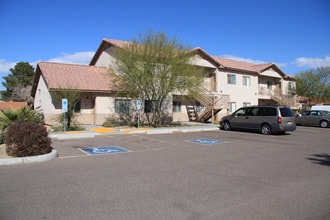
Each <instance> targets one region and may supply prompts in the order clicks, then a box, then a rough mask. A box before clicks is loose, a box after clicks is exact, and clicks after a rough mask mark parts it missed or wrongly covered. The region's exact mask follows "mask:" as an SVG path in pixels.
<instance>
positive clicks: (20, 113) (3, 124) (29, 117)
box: [0, 106, 44, 144]
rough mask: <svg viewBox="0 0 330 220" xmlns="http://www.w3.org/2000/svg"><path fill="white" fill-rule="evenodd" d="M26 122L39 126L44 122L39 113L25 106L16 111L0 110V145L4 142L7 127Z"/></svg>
mask: <svg viewBox="0 0 330 220" xmlns="http://www.w3.org/2000/svg"><path fill="white" fill-rule="evenodd" d="M26 121H34V122H38V123H40V124H41V123H43V122H44V116H43V114H42V113H41V112H39V111H37V110H33V109H30V108H29V107H27V106H24V107H22V108H20V109H17V110H13V109H6V110H0V133H1V138H0V143H1V144H2V143H3V141H4V138H5V133H6V129H7V127H8V126H10V125H11V124H14V123H19V122H26Z"/></svg>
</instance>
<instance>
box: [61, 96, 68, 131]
mask: <svg viewBox="0 0 330 220" xmlns="http://www.w3.org/2000/svg"><path fill="white" fill-rule="evenodd" d="M62 112H63V130H64V131H65V130H66V124H65V113H66V112H68V99H62Z"/></svg>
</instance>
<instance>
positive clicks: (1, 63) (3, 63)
mask: <svg viewBox="0 0 330 220" xmlns="http://www.w3.org/2000/svg"><path fill="white" fill-rule="evenodd" d="M15 65H16V62H9V61H7V60H5V59H0V74H2V73H9V69H10V68H14V66H15Z"/></svg>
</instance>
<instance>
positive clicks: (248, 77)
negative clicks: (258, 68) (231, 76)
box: [243, 76, 251, 86]
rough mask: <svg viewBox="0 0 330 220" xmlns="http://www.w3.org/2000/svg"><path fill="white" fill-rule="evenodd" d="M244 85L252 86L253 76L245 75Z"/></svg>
mask: <svg viewBox="0 0 330 220" xmlns="http://www.w3.org/2000/svg"><path fill="white" fill-rule="evenodd" d="M243 86H251V77H250V76H243Z"/></svg>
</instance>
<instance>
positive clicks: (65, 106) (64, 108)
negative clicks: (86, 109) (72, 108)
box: [62, 99, 68, 112]
mask: <svg viewBox="0 0 330 220" xmlns="http://www.w3.org/2000/svg"><path fill="white" fill-rule="evenodd" d="M62 112H68V99H62Z"/></svg>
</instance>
